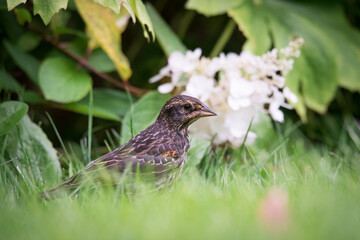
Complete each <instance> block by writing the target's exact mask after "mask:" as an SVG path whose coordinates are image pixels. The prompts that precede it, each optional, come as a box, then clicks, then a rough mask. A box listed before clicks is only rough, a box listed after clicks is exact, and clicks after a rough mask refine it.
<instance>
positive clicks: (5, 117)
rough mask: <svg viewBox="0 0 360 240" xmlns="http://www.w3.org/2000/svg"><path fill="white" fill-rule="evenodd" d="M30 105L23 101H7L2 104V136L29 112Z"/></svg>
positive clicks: (0, 105)
mask: <svg viewBox="0 0 360 240" xmlns="http://www.w3.org/2000/svg"><path fill="white" fill-rule="evenodd" d="M28 109H29V107H28V105H26V104H25V103H23V102H17V101H7V102H3V103H1V104H0V116H1V118H0V136H2V135H4V134H5V133H7V132H8V131H9V130H10V129H12V128H13V127H14V126H15V125H16V124H17V123H18V122H19V121H20V120H21V119H22V118H23V117H24V116H25V114H26V113H27V111H28Z"/></svg>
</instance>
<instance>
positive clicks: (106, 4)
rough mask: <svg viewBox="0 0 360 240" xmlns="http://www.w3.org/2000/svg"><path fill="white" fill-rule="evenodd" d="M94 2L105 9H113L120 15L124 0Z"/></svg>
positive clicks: (96, 0)
mask: <svg viewBox="0 0 360 240" xmlns="http://www.w3.org/2000/svg"><path fill="white" fill-rule="evenodd" d="M94 2H97V3H100V4H101V5H103V6H104V7H108V8H111V9H112V10H113V11H114V12H116V13H119V12H120V3H121V2H122V0H94Z"/></svg>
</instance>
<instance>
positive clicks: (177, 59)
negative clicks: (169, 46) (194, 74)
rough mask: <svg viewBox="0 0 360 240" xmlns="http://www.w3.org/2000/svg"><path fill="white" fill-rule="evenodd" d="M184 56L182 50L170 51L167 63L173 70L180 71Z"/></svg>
mask: <svg viewBox="0 0 360 240" xmlns="http://www.w3.org/2000/svg"><path fill="white" fill-rule="evenodd" d="M185 61H186V60H185V56H184V54H183V53H182V52H179V51H175V52H172V53H171V54H170V56H169V59H168V64H169V67H170V69H171V71H173V72H177V71H181V70H182V69H183V65H184V62H185Z"/></svg>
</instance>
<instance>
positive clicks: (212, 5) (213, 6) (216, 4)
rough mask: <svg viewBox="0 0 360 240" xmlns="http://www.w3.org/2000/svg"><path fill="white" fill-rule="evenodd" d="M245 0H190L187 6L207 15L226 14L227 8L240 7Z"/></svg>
mask: <svg viewBox="0 0 360 240" xmlns="http://www.w3.org/2000/svg"><path fill="white" fill-rule="evenodd" d="M243 2H245V0H226V1H221V0H188V1H187V2H186V8H188V9H192V10H196V11H198V12H200V13H202V14H204V15H205V16H213V15H218V14H224V13H226V11H227V10H229V9H231V8H235V7H239V6H241V5H242V4H243Z"/></svg>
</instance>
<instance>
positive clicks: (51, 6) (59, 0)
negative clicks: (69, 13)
mask: <svg viewBox="0 0 360 240" xmlns="http://www.w3.org/2000/svg"><path fill="white" fill-rule="evenodd" d="M33 1H34V14H39V15H40V17H41V19H42V20H43V21H44V23H45V24H46V25H47V24H48V23H49V22H50V20H51V18H52V16H54V14H55V13H57V12H58V11H59V10H60V9H61V8H63V9H66V7H67V4H68V0H56V1H54V0H33Z"/></svg>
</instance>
